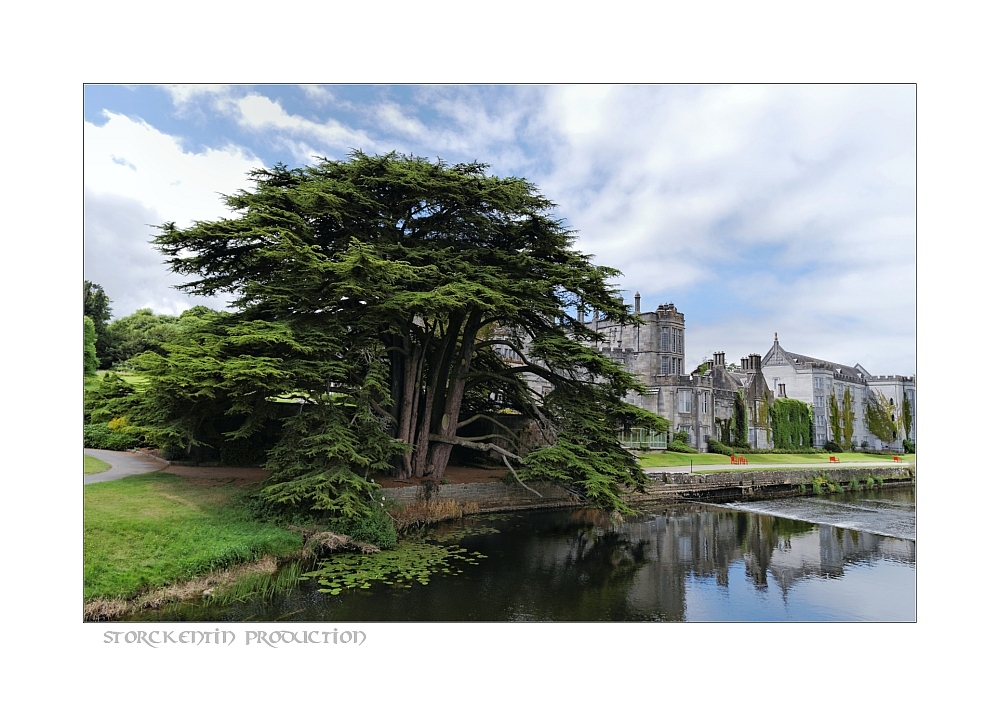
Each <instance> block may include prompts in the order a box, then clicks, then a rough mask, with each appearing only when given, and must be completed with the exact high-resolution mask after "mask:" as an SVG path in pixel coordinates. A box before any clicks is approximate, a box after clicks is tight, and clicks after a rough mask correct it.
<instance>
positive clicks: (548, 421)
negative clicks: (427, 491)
mask: <svg viewBox="0 0 1000 706" xmlns="http://www.w3.org/2000/svg"><path fill="white" fill-rule="evenodd" d="M251 178H252V179H253V181H254V183H255V186H254V188H253V189H252V191H241V192H239V193H238V194H236V195H234V196H231V197H229V198H228V199H227V204H228V205H229V207H230V208H231V209H232V210H233V211H234V212H235V215H234V217H233V218H230V219H223V220H220V221H215V222H207V223H198V224H196V225H195V226H193V227H192V228H189V229H186V230H180V229H177V228H176V227H175V226H174V225H173V224H166V225H165V226H163V227H162V229H161V233H160V235H159V236H158V237H157V239H156V243H157V245H158V246H159V248H160V250H161V251H162V252H163V253H164V255H166V256H167V258H168V262H169V264H170V266H171V268H172V269H173V270H174V271H175V272H178V273H181V274H183V275H186V276H194V277H195V279H194V280H192V281H191V282H190V283H189V284H186V285H183V286H182V288H183V289H185V290H186V291H189V292H191V293H193V294H200V295H215V294H219V293H225V294H230V295H232V296H233V297H234V299H235V300H234V307H235V310H236V313H235V314H233V315H232V316H227V317H226V318H225V319H220V320H218V321H216V322H215V324H214V325H215V327H216V328H215V329H214V330H213V334H212V335H213V336H216V337H217V338H216V339H211V340H210V339H208V338H206V339H205V345H212V346H215V347H216V348H214V349H213V350H215V351H216V353H217V356H216V357H215V358H214V360H216V361H219V364H220V365H226V364H228V363H227V362H226V361H229V360H230V358H231V356H232V355H234V354H236V353H237V352H238V351H239V350H241V349H240V346H243V345H250V344H252V346H254V347H256V350H254V351H252V352H248V353H244V354H242V355H246V356H249V358H250V359H253V360H255V361H257V363H255V364H254V365H257V364H260V365H262V366H264V367H265V368H268V369H271V370H273V371H274V374H273V375H270V376H269V375H265V374H257V373H256V372H254V373H250V372H247V371H244V372H245V373H246V374H245V376H244V377H243V378H239V379H240V381H241V382H242V383H245V385H246V387H245V388H244V389H243V391H242V393H241V396H240V397H239V398H238V399H239V404H240V405H243V406H244V407H246V406H254V405H257V404H258V403H259V402H260V400H262V399H264V400H266V399H267V398H269V397H272V396H274V395H275V394H276V393H291V392H294V393H295V394H298V395H299V396H300V397H301V399H302V400H303V403H304V404H303V406H302V415H298V416H302V417H303V418H302V419H298V417H297V418H296V422H295V423H294V424H286V428H287V430H288V433H289V435H290V436H289V437H288V438H291V439H296V441H294V442H289V443H288V444H285V445H283V446H282V451H281V452H280V453H278V452H276V453H275V454H272V460H274V459H275V458H277V456H278V455H283V467H284V468H289V467H290V465H289V464H291V461H292V458H294V459H295V463H294V464H291V465H293V466H295V468H296V470H295V471H294V473H293V474H292V475H291V476H288V475H287V474H285V475H280V474H279V475H275V476H273V478H274V480H275V481H276V482H275V484H273V485H272V486H271V489H270V490H268V491H266V492H265V495H268V494H269V495H270V497H272V498H273V499H275V500H276V501H281V500H282V499H287V497H290V496H286V495H283V493H286V492H287V493H289V494H291V495H294V497H295V499H294V501H291V500H290V502H296V503H297V502H301V501H303V498H305V497H306V495H307V494H308V493H309V492H312V489H314V488H315V487H316V482H315V481H316V479H318V478H320V477H321V476H322V477H324V478H326V479H327V480H325V481H323V483H328V484H332V485H331V486H330V487H333V486H337V487H343V486H344V484H345V483H346V480H345V478H346V476H343V475H340V476H338V478H339V480H336V481H334V480H331V478H332V476H331V475H330V473H333V472H334V471H333V470H332V469H340V470H346V471H348V472H351V473H354V474H355V475H360V476H362V477H365V476H367V475H368V474H370V473H371V472H374V471H377V470H379V469H380V468H381V466H382V464H383V463H384V462H385V461H386V459H387V458H389V457H391V458H392V466H391V468H392V470H393V472H394V473H395V474H396V475H398V476H401V477H407V476H414V475H415V476H418V477H422V476H433V477H440V476H441V475H442V474H443V473H444V469H445V467H446V466H447V464H448V460H449V457H450V455H451V452H452V449H453V448H454V447H456V446H460V447H465V448H468V449H471V450H474V451H479V452H487V451H491V452H495V453H497V454H499V455H501V456H502V457H504V458H505V459H507V461H508V462H510V461H513V462H514V463H520V464H522V465H523V470H524V472H525V475H526V476H527V477H531V478H550V479H553V480H556V481H559V482H563V483H566V484H571V485H574V486H577V487H578V488H579V490H580V491H581V492H582V493H584V494H586V495H587V497H589V498H590V499H591V500H592V501H594V502H596V503H598V504H604V505H608V506H614V507H622V508H623V506H622V505H621V501H620V497H619V496H620V490H619V484H625V485H631V486H639V485H641V484H642V482H643V480H644V474H643V473H642V471H641V469H640V468H639V467H638V465H637V463H636V461H635V459H634V458H633V457H632V456H631V455H630V454H628V453H627V452H626V451H625V450H624V449H622V448H621V446H620V445H619V444H618V439H617V437H618V432H619V430H620V429H623V428H624V429H626V430H627V429H628V428H630V427H631V426H633V425H636V426H642V427H645V428H649V429H653V430H664V429H665V428H666V427H665V424H664V422H663V420H662V419H660V418H659V417H658V416H656V415H653V414H650V413H648V412H644V411H643V410H641V409H638V408H636V407H632V406H631V405H626V404H625V403H623V402H622V401H621V400H622V398H623V397H624V396H625V394H626V393H627V392H628V391H629V390H638V389H639V385H638V383H637V380H636V379H635V378H633V377H632V376H630V375H629V374H628V373H626V372H625V371H624V370H623V369H622V368H621V367H620V366H618V365H617V364H615V363H613V362H612V361H610V360H608V359H607V358H605V357H604V356H602V355H600V354H599V353H597V351H596V350H594V348H593V344H595V343H596V342H598V341H599V340H601V339H602V337H601V336H599V335H598V334H597V333H596V332H594V331H593V330H592V329H590V328H588V327H587V326H585V325H582V324H580V323H578V322H577V320H576V317H575V316H570V315H568V314H567V310H569V309H572V310H574V311H575V310H576V309H577V308H579V307H583V306H585V307H587V308H589V309H591V310H594V311H597V312H599V313H600V315H601V316H603V317H604V318H606V319H610V320H613V321H616V322H618V323H621V324H623V325H638V324H640V323H641V321H640V320H639V319H638V318H637V317H636V316H634V315H632V314H630V313H629V311H628V309H627V308H626V307H625V305H624V304H623V303H622V302H621V301H620V300H619V298H618V297H617V292H616V291H615V290H613V289H611V288H610V286H609V285H608V284H607V282H608V280H609V279H610V278H611V277H613V276H615V275H616V274H617V272H616V271H615V270H612V269H610V268H605V267H599V266H595V265H593V264H592V263H591V262H590V258H589V257H588V256H585V255H583V254H581V253H579V252H577V251H575V250H573V249H572V248H571V245H572V243H573V237H572V235H571V232H570V231H569V230H567V229H566V228H565V227H563V225H562V224H561V223H560V222H559V221H557V220H555V219H553V218H552V217H551V215H550V213H551V210H552V208H553V204H552V203H551V202H549V201H547V200H546V199H545V198H544V197H542V196H541V195H540V194H538V192H537V190H536V189H535V187H534V186H532V185H531V184H529V183H528V182H526V181H524V180H523V179H519V178H503V179H501V178H498V177H494V176H489V175H488V174H487V173H486V168H485V166H484V165H481V164H464V165H463V164H460V165H455V166H448V165H446V164H443V163H441V162H437V163H431V162H428V161H426V160H423V159H419V158H413V157H403V156H400V155H397V154H394V153H393V154H389V155H385V156H380V157H379V156H376V157H371V156H367V155H364V154H361V153H354V154H353V155H352V157H351V159H350V160H348V161H343V162H341V161H322V162H320V163H319V164H318V165H316V166H314V167H306V168H301V169H288V168H286V167H284V166H283V165H278V166H276V167H275V168H274V169H273V170H259V171H255V172H253V173H251ZM220 327H221V328H220ZM240 331H244V332H245V333H239V332H240ZM174 345H175V343H171V344H169V345H165V346H164V348H165V349H166V351H167V352H168V353H169V355H167V356H165V357H163V356H161V358H162V359H163V361H164V362H162V363H157V365H166V366H169V365H171V364H172V363H171V358H172V357H176V356H175V354H176V353H178V351H176V350H174V349H172V346H174ZM177 345H188V343H180V342H178V343H177ZM501 348H502V349H503V350H504V351H505V356H504V357H502V356H501V354H500V352H499V351H500V350H501ZM511 358H513V359H514V360H515V361H516V362H515V363H511V362H510V359H511ZM152 361H154V359H153V358H152V357H150V356H146V363H144V365H145V366H146V369H147V370H149V369H150V367H149V366H150V365H151V364H152ZM190 361H191V362H189V363H188V364H189V365H191V364H193V359H190ZM244 362H246V361H244ZM164 370H165V369H164ZM156 374H157V375H159V374H161V373H156ZM163 374H165V372H164V373H163ZM172 374H177V372H176V371H175V372H174V373H172ZM212 374H213V375H215V376H216V382H218V380H219V379H220V378H219V377H218V376H219V375H220V374H222V375H223V378H222V379H226V378H225V376H224V374H223V373H220V372H219V371H214V372H213V373H212ZM527 375H532V376H535V377H536V378H540V379H542V380H544V381H546V382H547V383H548V384H549V385H550V386H551V388H552V392H551V393H549V394H548V395H547V396H545V397H544V398H543V397H541V396H540V395H539V394H538V393H536V392H535V391H534V390H533V389H532V387H531V386H529V385H528V384H527V382H526V377H525V376H527ZM234 380H235V378H230V382H229V383H227V384H232V382H233V381H234ZM213 386H214V385H213ZM162 389H163V391H164V392H165V393H166V392H168V390H169V386H163V387H162ZM206 394H207V390H206ZM206 399H207V397H206ZM236 399H237V398H236V397H228V398H226V400H227V401H223V402H222V404H223V406H225V405H227V404H235V400H236ZM216 402H219V399H218V398H216ZM171 407H172V408H174V409H176V408H177V407H176V406H171ZM501 408H503V409H507V410H514V411H517V412H520V413H521V414H524V415H526V416H529V417H531V418H532V419H534V420H536V422H537V423H538V424H539V426H540V428H541V429H542V432H543V434H544V435H545V437H546V438H547V439H548V444H549V447H547V448H545V449H542V450H539V451H536V452H533V453H532V454H529V455H527V456H524V457H522V456H521V455H519V454H518V453H515V452H513V451H510V450H509V448H508V447H505V446H501V445H500V444H498V443H496V442H497V441H499V440H501V439H504V438H506V439H507V440H508V441H511V440H512V438H511V437H512V436H513V434H512V432H510V431H509V430H504V429H503V428H501V427H502V425H499V424H498V425H497V429H496V430H495V431H494V432H491V433H487V434H482V435H478V436H469V435H467V434H468V432H467V431H464V430H467V429H469V428H471V427H470V425H472V424H473V423H474V422H476V421H478V420H481V419H483V418H484V417H487V416H489V415H490V414H492V413H494V412H497V411H499V410H500V409H501ZM248 419H250V420H254V419H257V418H256V417H254V416H253V415H250V416H248ZM255 423H257V422H255V421H251V422H249V423H248V424H249V425H248V426H246V427H245V428H243V429H241V430H240V433H250V432H251V431H252V428H253V425H254V424H255ZM333 427H337V429H338V431H337V432H336V433H334V432H332V431H330V430H332V429H333ZM373 429H374V430H376V431H372V430H373ZM323 430H327V431H325V432H324V431H323ZM377 430H381V435H380V436H379V434H378V431H377ZM362 431H363V432H364V433H363V434H362ZM328 432H329V433H328ZM185 433H190V428H189V429H188V431H187V432H185ZM324 434H327V436H329V434H333V436H329V438H325V439H324V438H322V437H323V435H324ZM363 436H364V437H365V438H367V439H369V440H371V439H375V437H376V436H379V438H380V439H382V440H381V441H378V442H377V443H374V444H373V445H368V446H365V444H362V443H361V439H362V437H363ZM334 437H336V438H334ZM307 449H308V450H307ZM275 468H276V469H277V464H275ZM340 470H337V471H336V472H337V473H340ZM324 474H326V475H324ZM303 479H313V480H303ZM332 492H333V491H331V493H332ZM309 497H310V498H312V499H311V500H310V501H311V502H315V503H319V504H320V505H322V504H323V503H326V502H327V499H328V498H329V497H330V493H327V494H326V495H324V498H320V499H317V497H316V496H315V495H313V496H309Z"/></svg>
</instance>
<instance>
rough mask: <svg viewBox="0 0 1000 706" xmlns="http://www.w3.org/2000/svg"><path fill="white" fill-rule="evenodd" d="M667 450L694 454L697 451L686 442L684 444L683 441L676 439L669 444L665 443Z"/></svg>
mask: <svg viewBox="0 0 1000 706" xmlns="http://www.w3.org/2000/svg"><path fill="white" fill-rule="evenodd" d="M667 451H679V452H680V453H684V454H696V453H698V451H697V450H696V449H692V448H691V447H690V446H688V445H687V444H685V443H684V442H683V441H677V440H676V439H674V440H673V441H671V442H670V443H669V444H667Z"/></svg>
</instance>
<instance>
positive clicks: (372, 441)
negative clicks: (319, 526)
mask: <svg viewBox="0 0 1000 706" xmlns="http://www.w3.org/2000/svg"><path fill="white" fill-rule="evenodd" d="M352 411H353V414H351V412H352ZM399 446H400V445H399V444H398V442H395V441H393V440H392V439H391V438H389V437H388V436H387V435H386V434H385V432H384V431H382V430H381V428H380V427H379V425H378V422H377V421H376V420H375V418H374V417H373V416H372V415H371V414H370V412H368V413H366V412H365V410H364V409H353V410H352V408H351V407H349V406H347V405H345V404H338V403H336V402H327V403H324V404H317V405H308V406H306V407H304V408H303V409H302V412H301V414H298V415H296V416H294V417H291V418H290V419H289V420H288V421H286V423H285V427H284V436H283V437H282V439H281V441H280V442H279V443H278V445H277V446H275V448H274V449H273V450H272V451H271V453H270V454H269V456H268V461H267V466H266V467H267V469H268V470H269V471H271V474H270V475H269V476H268V479H267V481H266V484H265V486H264V487H263V488H262V490H261V491H260V496H261V498H262V499H263V500H264V501H266V502H268V503H271V504H274V505H278V506H285V507H288V508H293V509H296V510H299V511H305V512H312V513H317V514H319V515H322V516H330V517H333V516H342V517H344V518H346V519H348V520H351V519H354V518H361V517H367V516H369V515H370V514H371V513H372V512H373V506H372V503H373V502H374V501H375V498H376V497H381V489H380V488H379V486H378V484H376V483H375V482H374V481H372V480H370V478H371V477H372V476H373V475H374V474H375V473H377V472H380V471H385V470H387V469H388V468H389V463H388V459H389V458H390V457H391V456H392V454H393V453H396V452H398V451H399ZM352 536H353V535H352Z"/></svg>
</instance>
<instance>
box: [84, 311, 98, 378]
mask: <svg viewBox="0 0 1000 706" xmlns="http://www.w3.org/2000/svg"><path fill="white" fill-rule="evenodd" d="M97 366H98V360H97V331H96V330H95V329H94V322H93V320H92V319H91V318H90V317H89V316H84V317H83V375H84V377H93V376H94V375H96V374H97Z"/></svg>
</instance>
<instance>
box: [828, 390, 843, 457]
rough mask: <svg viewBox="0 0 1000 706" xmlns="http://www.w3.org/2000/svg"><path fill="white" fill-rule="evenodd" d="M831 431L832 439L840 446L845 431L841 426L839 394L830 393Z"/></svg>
mask: <svg viewBox="0 0 1000 706" xmlns="http://www.w3.org/2000/svg"><path fill="white" fill-rule="evenodd" d="M829 407H830V431H831V433H832V435H833V437H832V439H831V441H833V443H835V444H837V445H838V446H841V445H843V442H844V431H843V429H842V428H841V426H840V407H839V406H838V405H837V396H836V395H833V394H831V395H830V404H829Z"/></svg>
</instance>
